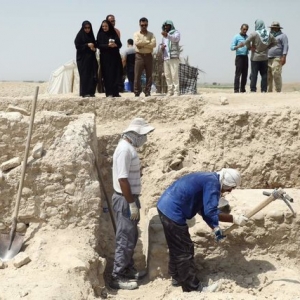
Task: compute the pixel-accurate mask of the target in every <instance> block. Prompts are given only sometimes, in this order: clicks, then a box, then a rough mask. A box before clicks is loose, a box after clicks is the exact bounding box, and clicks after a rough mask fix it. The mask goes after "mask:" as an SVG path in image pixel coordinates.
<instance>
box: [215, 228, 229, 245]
mask: <svg viewBox="0 0 300 300" xmlns="http://www.w3.org/2000/svg"><path fill="white" fill-rule="evenodd" d="M214 234H215V239H216V241H217V242H220V241H221V240H223V239H225V238H226V235H223V232H222V229H221V228H220V227H215V228H214Z"/></svg>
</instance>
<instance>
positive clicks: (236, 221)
mask: <svg viewBox="0 0 300 300" xmlns="http://www.w3.org/2000/svg"><path fill="white" fill-rule="evenodd" d="M232 217H233V223H234V224H236V225H239V226H244V225H245V224H246V223H247V222H248V221H249V219H248V218H247V217H245V216H243V215H237V216H232Z"/></svg>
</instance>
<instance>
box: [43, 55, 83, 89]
mask: <svg viewBox="0 0 300 300" xmlns="http://www.w3.org/2000/svg"><path fill="white" fill-rule="evenodd" d="M48 93H49V94H68V93H77V94H79V74H78V69H77V64H76V62H75V61H74V60H71V61H69V62H67V63H65V64H63V65H62V66H60V67H59V68H58V69H56V70H55V71H53V72H52V74H51V76H50V79H49V85H48Z"/></svg>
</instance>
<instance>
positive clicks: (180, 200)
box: [157, 168, 248, 292]
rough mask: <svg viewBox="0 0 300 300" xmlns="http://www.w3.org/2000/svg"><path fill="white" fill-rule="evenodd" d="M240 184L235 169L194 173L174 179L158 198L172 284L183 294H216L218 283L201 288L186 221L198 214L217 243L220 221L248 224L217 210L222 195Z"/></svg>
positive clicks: (240, 218) (241, 216) (239, 175)
mask: <svg viewBox="0 0 300 300" xmlns="http://www.w3.org/2000/svg"><path fill="white" fill-rule="evenodd" d="M240 185H241V174H240V172H239V171H237V170H235V169H230V168H224V169H222V170H221V171H219V172H196V173H191V174H187V175H184V176H183V177H181V178H179V179H177V180H176V181H175V182H174V183H173V184H172V185H171V186H169V187H168V188H167V189H166V190H165V191H164V193H163V194H162V196H161V197H160V198H159V200H158V203H157V209H158V213H159V217H160V220H161V222H162V225H163V228H164V233H165V236H166V240H167V244H168V247H169V274H170V275H171V276H172V285H178V286H181V287H182V290H183V292H191V291H199V292H201V291H205V290H208V291H216V290H217V289H218V287H219V284H218V283H215V284H213V285H211V286H209V287H206V288H203V287H202V286H201V283H200V280H199V279H198V278H197V270H196V266H195V263H194V244H193V242H192V240H191V237H190V234H189V229H188V225H187V223H186V221H187V220H188V219H191V218H193V217H194V216H195V215H196V214H199V215H201V216H202V218H203V220H204V221H205V222H206V223H207V225H208V226H209V227H210V228H211V229H212V231H213V233H214V235H215V239H216V241H220V240H222V239H224V238H225V236H224V235H223V233H222V230H221V229H220V227H219V221H222V222H231V223H234V224H237V225H239V226H243V225H245V224H246V222H247V221H248V218H246V217H245V216H243V215H231V214H225V213H222V212H220V211H219V209H218V205H219V199H220V197H221V194H222V193H225V192H231V191H232V190H233V189H235V188H236V187H238V186H240Z"/></svg>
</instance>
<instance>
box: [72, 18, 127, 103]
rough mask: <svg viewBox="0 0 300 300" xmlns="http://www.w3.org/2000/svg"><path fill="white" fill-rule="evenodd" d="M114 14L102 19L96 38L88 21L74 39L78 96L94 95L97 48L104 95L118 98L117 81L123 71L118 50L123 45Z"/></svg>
mask: <svg viewBox="0 0 300 300" xmlns="http://www.w3.org/2000/svg"><path fill="white" fill-rule="evenodd" d="M113 24H114V16H112V15H108V16H107V17H106V19H105V20H103V21H102V23H101V26H100V29H99V31H98V34H97V39H95V35H94V32H93V29H92V24H91V23H90V22H89V21H84V22H83V23H82V26H81V29H80V30H79V32H78V34H77V36H76V38H75V41H74V42H75V47H76V50H77V51H76V62H77V67H78V72H79V78H80V83H79V95H80V96H82V97H95V92H96V87H97V83H98V68H99V66H98V62H97V58H96V50H97V48H98V49H99V51H100V65H101V74H102V78H103V83H104V87H105V94H106V96H107V97H110V96H111V97H120V94H119V87H118V85H119V80H120V77H121V74H122V73H123V68H122V61H121V56H120V51H119V49H120V48H121V47H122V43H121V41H120V37H119V35H120V32H119V31H118V30H117V29H116V28H114V25H113Z"/></svg>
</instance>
